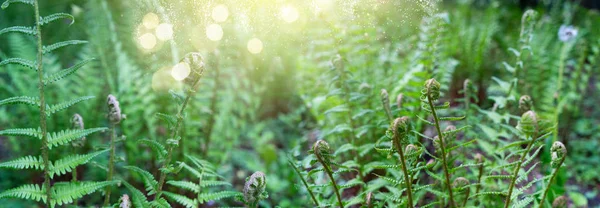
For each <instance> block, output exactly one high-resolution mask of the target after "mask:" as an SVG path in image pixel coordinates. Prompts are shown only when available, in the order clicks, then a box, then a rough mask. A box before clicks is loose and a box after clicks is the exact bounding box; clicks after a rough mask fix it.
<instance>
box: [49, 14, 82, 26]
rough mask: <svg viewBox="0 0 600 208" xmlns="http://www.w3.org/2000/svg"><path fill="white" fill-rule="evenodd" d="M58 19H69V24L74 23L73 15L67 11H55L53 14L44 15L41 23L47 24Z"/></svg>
mask: <svg viewBox="0 0 600 208" xmlns="http://www.w3.org/2000/svg"><path fill="white" fill-rule="evenodd" d="M59 19H71V23H69V24H71V25H72V24H73V23H75V17H73V15H70V14H67V13H55V14H51V15H48V16H45V17H42V18H41V20H42V21H41V22H40V24H41V25H47V24H48V23H51V22H54V21H56V20H59Z"/></svg>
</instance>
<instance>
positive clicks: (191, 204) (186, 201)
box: [163, 191, 198, 208]
mask: <svg viewBox="0 0 600 208" xmlns="http://www.w3.org/2000/svg"><path fill="white" fill-rule="evenodd" d="M163 194H164V195H165V196H166V197H167V198H169V199H171V200H173V201H176V202H177V203H179V204H181V205H183V206H185V207H187V208H196V207H198V201H196V199H194V200H192V199H190V198H188V197H186V196H182V195H179V194H175V193H171V192H168V191H164V192H163Z"/></svg>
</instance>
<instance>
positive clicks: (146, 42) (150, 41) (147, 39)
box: [138, 33, 156, 50]
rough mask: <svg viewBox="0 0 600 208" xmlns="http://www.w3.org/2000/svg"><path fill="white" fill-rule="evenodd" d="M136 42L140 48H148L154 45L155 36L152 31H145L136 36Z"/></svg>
mask: <svg viewBox="0 0 600 208" xmlns="http://www.w3.org/2000/svg"><path fill="white" fill-rule="evenodd" d="M138 42H139V44H140V46H142V48H144V49H146V50H150V49H152V48H154V46H156V37H155V36H154V34H152V33H146V34H143V35H141V36H140V37H139V38H138Z"/></svg>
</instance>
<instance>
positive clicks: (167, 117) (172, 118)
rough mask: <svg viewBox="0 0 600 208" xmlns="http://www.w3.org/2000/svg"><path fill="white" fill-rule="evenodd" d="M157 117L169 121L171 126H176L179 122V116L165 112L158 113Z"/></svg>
mask: <svg viewBox="0 0 600 208" xmlns="http://www.w3.org/2000/svg"><path fill="white" fill-rule="evenodd" d="M156 117H157V118H159V119H160V120H163V121H165V122H167V124H168V125H169V127H175V124H177V118H176V117H175V116H172V115H168V114H164V113H156Z"/></svg>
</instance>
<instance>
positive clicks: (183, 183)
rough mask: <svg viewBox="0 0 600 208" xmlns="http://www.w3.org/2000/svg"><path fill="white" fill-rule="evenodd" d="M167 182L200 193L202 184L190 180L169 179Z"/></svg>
mask: <svg viewBox="0 0 600 208" xmlns="http://www.w3.org/2000/svg"><path fill="white" fill-rule="evenodd" d="M167 184H169V185H172V186H175V187H178V188H181V189H186V190H189V191H193V192H194V193H198V191H200V186H198V185H197V184H195V183H192V182H189V181H167Z"/></svg>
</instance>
